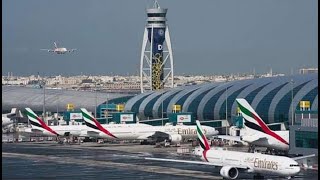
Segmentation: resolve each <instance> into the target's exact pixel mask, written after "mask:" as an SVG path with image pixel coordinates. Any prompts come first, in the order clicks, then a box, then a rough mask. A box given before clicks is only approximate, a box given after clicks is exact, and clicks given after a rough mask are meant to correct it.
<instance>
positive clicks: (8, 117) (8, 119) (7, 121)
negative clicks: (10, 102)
mask: <svg viewBox="0 0 320 180" xmlns="http://www.w3.org/2000/svg"><path fill="white" fill-rule="evenodd" d="M16 115H17V108H12V109H11V112H10V113H7V114H2V128H4V127H7V126H9V125H11V124H13V118H14V116H16Z"/></svg>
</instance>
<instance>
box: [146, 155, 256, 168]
mask: <svg viewBox="0 0 320 180" xmlns="http://www.w3.org/2000/svg"><path fill="white" fill-rule="evenodd" d="M144 159H146V160H152V161H165V162H180V163H189V164H203V165H209V166H214V167H215V166H219V167H221V166H223V164H215V163H211V162H205V161H188V160H180V159H164V158H148V157H146V158H144ZM234 167H236V168H239V169H242V170H250V169H251V168H250V167H248V166H243V165H236V166H234Z"/></svg>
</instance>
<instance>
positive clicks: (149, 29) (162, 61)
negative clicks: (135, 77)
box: [140, 0, 173, 93]
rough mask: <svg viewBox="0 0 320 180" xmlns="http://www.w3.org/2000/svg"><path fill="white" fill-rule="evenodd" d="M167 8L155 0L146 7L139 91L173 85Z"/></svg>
mask: <svg viewBox="0 0 320 180" xmlns="http://www.w3.org/2000/svg"><path fill="white" fill-rule="evenodd" d="M167 10H168V9H164V8H160V5H159V3H158V2H157V1H156V0H155V1H154V5H153V7H152V8H149V9H147V10H146V11H147V15H148V18H147V24H146V26H145V29H144V34H143V41H142V50H141V58H140V88H141V93H143V92H145V91H150V90H151V91H155V90H161V89H163V88H164V85H165V83H169V86H170V87H173V55H172V49H171V41H170V35H169V28H168V25H167V24H166V21H167V19H166V14H167Z"/></svg>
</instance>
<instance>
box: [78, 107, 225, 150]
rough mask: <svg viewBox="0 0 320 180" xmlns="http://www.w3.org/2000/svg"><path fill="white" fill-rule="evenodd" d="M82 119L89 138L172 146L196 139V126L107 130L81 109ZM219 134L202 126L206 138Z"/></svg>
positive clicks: (132, 125) (133, 126)
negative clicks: (150, 141) (153, 141)
mask: <svg viewBox="0 0 320 180" xmlns="http://www.w3.org/2000/svg"><path fill="white" fill-rule="evenodd" d="M81 112H82V116H83V119H84V121H85V123H86V125H87V126H88V127H90V128H91V129H92V130H90V131H88V134H89V135H90V136H96V137H100V138H105V139H121V140H155V141H156V142H159V141H164V140H168V141H169V142H171V143H173V144H179V143H180V142H181V141H183V140H184V139H196V137H197V133H196V131H197V130H196V126H187V125H176V126H172V125H169V126H151V125H149V126H148V127H146V125H144V126H141V124H128V126H127V127H118V128H108V127H107V126H104V125H101V124H100V123H99V122H98V121H97V120H96V119H95V118H94V117H93V116H92V115H91V114H90V113H89V112H88V111H87V110H86V109H85V108H81ZM218 133H219V132H218V131H216V130H215V128H213V127H209V126H204V134H205V135H206V136H208V137H211V136H214V135H217V134H218Z"/></svg>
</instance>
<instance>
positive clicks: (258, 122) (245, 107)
mask: <svg viewBox="0 0 320 180" xmlns="http://www.w3.org/2000/svg"><path fill="white" fill-rule="evenodd" d="M236 101H237V104H238V107H239V109H240V112H241V114H242V116H243V118H244V126H245V127H246V128H248V129H250V130H254V131H261V132H266V131H271V130H270V129H269V127H268V126H267V124H266V123H265V122H264V121H263V120H262V119H261V118H260V116H259V115H258V114H257V113H256V111H255V110H254V109H253V108H252V107H251V106H250V104H249V103H248V102H247V100H245V99H243V98H237V99H236Z"/></svg>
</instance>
